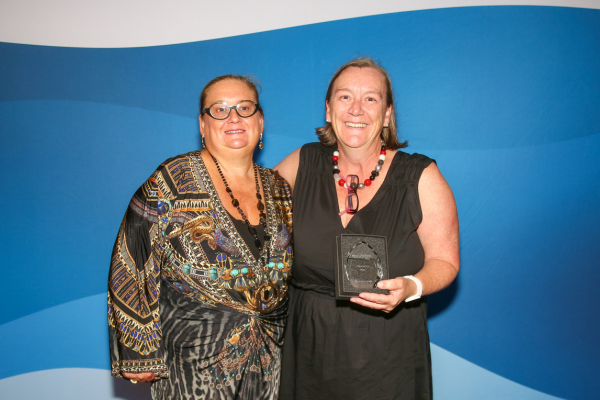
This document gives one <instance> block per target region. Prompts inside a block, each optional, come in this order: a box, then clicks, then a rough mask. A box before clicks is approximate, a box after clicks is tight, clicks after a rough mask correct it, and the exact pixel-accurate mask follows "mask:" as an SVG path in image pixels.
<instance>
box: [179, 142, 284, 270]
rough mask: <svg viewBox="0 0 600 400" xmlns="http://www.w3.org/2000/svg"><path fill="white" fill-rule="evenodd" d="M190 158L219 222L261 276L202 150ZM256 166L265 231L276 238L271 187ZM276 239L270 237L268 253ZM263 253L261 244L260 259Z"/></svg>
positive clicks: (262, 170)
mask: <svg viewBox="0 0 600 400" xmlns="http://www.w3.org/2000/svg"><path fill="white" fill-rule="evenodd" d="M191 158H192V160H194V162H195V163H196V165H197V166H198V167H199V171H200V178H201V180H202V183H203V184H204V187H205V188H206V191H207V192H208V195H209V196H210V198H211V200H212V202H213V207H214V211H215V212H216V213H217V216H218V217H219V220H220V222H221V224H222V225H223V226H224V227H225V228H226V230H227V232H228V233H229V235H230V237H231V239H232V240H233V242H234V243H235V245H236V247H237V248H238V250H239V251H240V254H241V255H242V258H243V259H244V261H245V262H246V263H247V264H248V265H249V266H250V267H251V268H252V270H253V271H254V274H255V275H257V276H262V275H261V272H262V268H261V263H260V261H259V260H257V259H256V257H254V254H252V251H251V250H250V248H249V247H248V244H247V243H246V241H245V240H244V239H243V238H242V236H241V234H240V233H239V232H238V230H237V229H236V227H235V225H234V224H233V221H232V219H235V218H234V217H233V216H232V215H231V214H230V213H229V211H227V209H226V208H225V206H224V205H223V203H222V201H221V198H220V197H219V194H218V193H217V189H216V188H215V187H214V185H213V182H212V177H211V176H210V174H209V173H208V170H207V169H206V165H205V164H204V160H203V159H202V151H200V150H198V151H196V152H195V153H194V154H193V156H192V157H191ZM257 167H258V168H259V170H260V180H261V182H262V185H263V192H264V195H265V206H266V214H267V231H268V232H269V234H270V235H271V238H276V237H277V223H276V220H275V204H274V202H273V195H272V193H271V187H270V186H269V185H268V183H267V181H266V179H267V178H266V171H265V168H263V167H261V166H260V165H258V164H257ZM276 241H277V240H274V239H271V243H270V245H269V249H268V250H269V252H270V254H273V252H274V251H275V242H276ZM265 254H267V246H263V251H262V252H259V259H262V258H263V257H264V255H265ZM267 262H268V260H267Z"/></svg>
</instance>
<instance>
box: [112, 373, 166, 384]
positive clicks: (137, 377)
mask: <svg viewBox="0 0 600 400" xmlns="http://www.w3.org/2000/svg"><path fill="white" fill-rule="evenodd" d="M121 375H123V378H125V379H129V380H131V381H136V383H137V382H140V383H144V382H152V381H157V380H159V379H160V378H157V377H156V375H154V372H141V373H139V374H134V373H131V372H123V373H122V374H121ZM132 383H133V382H132Z"/></svg>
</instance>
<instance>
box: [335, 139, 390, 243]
mask: <svg viewBox="0 0 600 400" xmlns="http://www.w3.org/2000/svg"><path fill="white" fill-rule="evenodd" d="M331 154H333V150H332V151H331ZM398 154H400V151H398V150H396V153H395V154H394V157H392V162H391V163H390V167H389V168H388V171H387V173H386V174H385V177H384V178H383V181H382V182H381V186H379V188H378V189H377V191H376V192H375V194H374V195H373V197H372V198H371V200H370V201H369V202H368V203H367V204H366V205H365V206H364V207H362V208H361V209H359V210H358V211H357V212H356V214H354V216H352V218H350V221H348V224H346V226H344V224H343V222H342V216H341V215H339V213H340V211H339V203H338V199H337V189H336V186H335V185H337V182H336V181H335V178H334V177H333V175H331V174H330V177H331V182H333V185H332V186H331V188H332V190H333V198H334V199H335V205H336V207H335V208H334V211H335V215H336V219H337V222H338V224H339V225H340V226H341V227H342V230H344V231H346V230H347V229H348V227H349V226H350V224H352V221H354V220H355V219H356V216H357V215H358V214H361V212H362V211H363V210H364V209H365V208H368V207H369V206H370V205H371V203H373V201H374V200H376V199H377V200H378V197H380V196H381V189H382V188H383V187H385V186H387V182H388V176H389V175H390V172H391V170H392V166H393V165H394V164H395V163H396V160H397V158H398ZM330 158H331V157H330Z"/></svg>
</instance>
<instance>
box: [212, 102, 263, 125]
mask: <svg viewBox="0 0 600 400" xmlns="http://www.w3.org/2000/svg"><path fill="white" fill-rule="evenodd" d="M245 101H249V102H251V103H252V104H254V106H255V108H254V112H253V113H252V114H250V115H247V116H245V117H244V116H243V115H240V113H239V112H238V110H237V108H238V106H239V105H240V104H241V103H243V102H245ZM215 104H225V105H226V106H227V108H228V109H229V111H227V115H226V116H225V117H223V118H217V117H215V116H214V115H212V113H211V112H210V108H211V107H212V106H214V105H215ZM231 110H235V112H236V113H237V115H239V116H240V118H250V117H251V116H253V115H254V114H256V112H257V111H260V113H261V114H262V108H261V106H260V104H258V103H255V102H254V101H252V100H240V101H239V102H238V103H237V104H236V105H235V106H230V105H229V104H227V103H226V102H224V101H215V102H214V103H212V104H211V105H210V106H208V107H207V108H205V109H204V110H202V112H201V113H200V115H204V114H206V113H208V115H210V116H211V117H212V118H214V119H216V120H219V121H222V120H224V119H227V118H229V115H231Z"/></svg>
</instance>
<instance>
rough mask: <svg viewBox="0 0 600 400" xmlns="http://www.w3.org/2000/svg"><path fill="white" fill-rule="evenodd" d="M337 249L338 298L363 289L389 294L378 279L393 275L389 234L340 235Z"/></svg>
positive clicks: (354, 294) (336, 291) (347, 297)
mask: <svg viewBox="0 0 600 400" xmlns="http://www.w3.org/2000/svg"><path fill="white" fill-rule="evenodd" d="M336 248H337V251H336V260H335V297H336V299H339V300H342V299H349V298H350V297H356V296H358V294H359V293H363V292H370V293H379V294H389V290H385V289H379V288H378V287H377V282H379V281H381V280H384V279H388V277H389V269H388V262H387V261H388V260H387V249H386V238H385V236H370V235H340V236H339V237H337V238H336Z"/></svg>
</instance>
